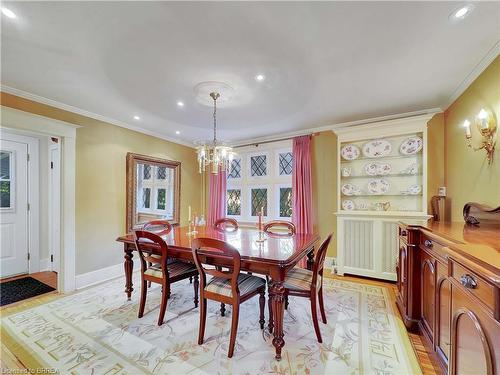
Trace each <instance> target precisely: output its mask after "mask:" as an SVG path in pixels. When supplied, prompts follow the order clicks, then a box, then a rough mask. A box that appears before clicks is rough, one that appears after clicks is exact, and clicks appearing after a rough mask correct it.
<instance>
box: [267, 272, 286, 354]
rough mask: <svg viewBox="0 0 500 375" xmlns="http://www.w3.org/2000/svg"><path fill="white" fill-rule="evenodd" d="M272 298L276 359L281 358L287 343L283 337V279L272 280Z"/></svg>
mask: <svg viewBox="0 0 500 375" xmlns="http://www.w3.org/2000/svg"><path fill="white" fill-rule="evenodd" d="M270 290H271V299H272V310H273V334H274V339H273V345H274V348H275V349H276V356H275V358H276V360H278V361H279V360H281V348H282V347H283V346H284V345H285V340H284V339H283V336H284V333H283V314H284V301H285V287H284V285H283V281H274V280H273V281H272V282H271V289H270Z"/></svg>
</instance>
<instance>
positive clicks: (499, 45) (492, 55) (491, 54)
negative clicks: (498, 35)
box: [443, 40, 500, 108]
mask: <svg viewBox="0 0 500 375" xmlns="http://www.w3.org/2000/svg"><path fill="white" fill-rule="evenodd" d="M498 55H500V40H497V42H496V43H495V44H494V45H493V47H491V49H490V50H489V51H488V52H487V53H486V55H485V56H484V57H483V58H482V59H481V60H480V61H479V63H477V65H476V66H475V67H474V69H472V71H471V72H470V73H469V74H468V75H467V76H466V77H465V79H464V80H463V81H462V82H460V84H459V85H458V87H457V88H456V89H455V91H454V92H453V94H452V95H451V96H450V97H449V98H448V101H447V102H446V103H445V105H444V106H443V107H445V108H448V107H449V106H450V105H452V104H453V103H454V102H455V100H457V99H458V98H459V97H460V95H462V94H463V93H464V92H465V90H467V88H468V87H469V86H470V85H471V84H472V82H474V81H475V80H476V78H477V77H479V75H480V74H481V73H482V72H484V71H485V70H486V68H487V67H488V66H490V64H491V63H492V62H493V60H495V59H496V58H497V56H498Z"/></svg>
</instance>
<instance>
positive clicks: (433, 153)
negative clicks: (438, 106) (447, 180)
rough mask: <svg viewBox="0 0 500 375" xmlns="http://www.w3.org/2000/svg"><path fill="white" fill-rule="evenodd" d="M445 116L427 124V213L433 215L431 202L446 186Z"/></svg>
mask: <svg viewBox="0 0 500 375" xmlns="http://www.w3.org/2000/svg"><path fill="white" fill-rule="evenodd" d="M444 135H445V127H444V114H443V113H438V114H436V115H435V116H434V117H433V118H432V119H431V120H430V121H429V122H428V123H427V198H428V205H427V212H428V213H431V212H432V211H431V207H430V206H431V205H430V201H431V198H432V197H433V196H434V195H437V193H438V189H439V187H440V186H445V185H444V173H445V171H444V163H445V136H444Z"/></svg>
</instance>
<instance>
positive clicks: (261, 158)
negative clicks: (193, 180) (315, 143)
mask: <svg viewBox="0 0 500 375" xmlns="http://www.w3.org/2000/svg"><path fill="white" fill-rule="evenodd" d="M291 149H292V145H291V141H280V142H273V143H267V144H264V145H259V146H258V148H256V147H255V146H248V147H242V148H237V149H236V152H237V153H238V155H237V158H235V159H233V161H232V162H231V165H230V166H229V168H228V173H227V192H226V193H227V194H226V200H227V201H226V215H227V216H229V217H234V218H235V219H237V220H240V221H243V222H256V221H257V216H258V214H259V212H260V210H261V209H262V210H263V211H264V216H265V220H273V219H284V220H290V219H291V215H292V166H293V154H292V150H291Z"/></svg>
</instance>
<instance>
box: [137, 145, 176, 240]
mask: <svg viewBox="0 0 500 375" xmlns="http://www.w3.org/2000/svg"><path fill="white" fill-rule="evenodd" d="M180 181H181V163H180V162H178V161H171V160H166V159H160V158H154V157H150V156H145V155H139V154H133V153H130V152H129V153H128V154H127V232H130V231H132V230H134V229H138V228H141V227H142V225H143V224H144V223H146V222H148V221H151V220H158V219H163V220H168V221H169V222H170V223H171V224H172V225H175V224H178V223H179V208H180V207H179V205H180Z"/></svg>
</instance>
